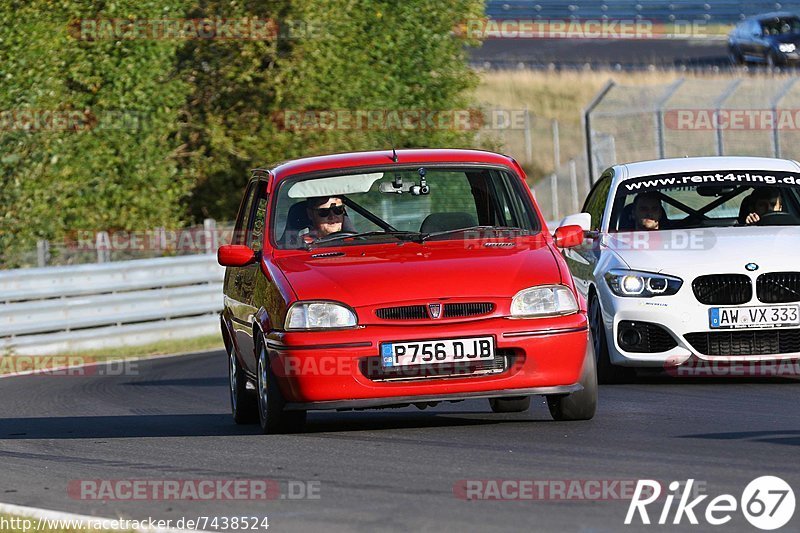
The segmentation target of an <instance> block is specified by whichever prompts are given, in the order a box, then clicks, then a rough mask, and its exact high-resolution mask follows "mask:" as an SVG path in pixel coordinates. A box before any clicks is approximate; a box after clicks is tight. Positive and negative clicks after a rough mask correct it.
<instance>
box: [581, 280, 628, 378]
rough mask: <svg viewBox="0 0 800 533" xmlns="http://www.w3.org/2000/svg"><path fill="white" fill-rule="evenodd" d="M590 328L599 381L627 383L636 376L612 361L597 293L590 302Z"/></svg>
mask: <svg viewBox="0 0 800 533" xmlns="http://www.w3.org/2000/svg"><path fill="white" fill-rule="evenodd" d="M589 329H590V330H591V333H592V339H593V341H592V343H593V347H594V357H595V363H596V367H597V378H598V382H599V383H625V382H628V381H630V380H631V379H632V378H633V376H634V371H633V370H632V369H630V368H625V367H621V366H617V365H614V364H612V363H611V357H610V355H609V353H608V339H607V337H606V327H605V325H604V324H603V310H602V308H601V307H600V298H598V296H597V295H596V294H595V295H594V296H592V299H591V301H590V302H589Z"/></svg>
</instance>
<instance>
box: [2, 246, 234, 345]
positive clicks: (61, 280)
mask: <svg viewBox="0 0 800 533" xmlns="http://www.w3.org/2000/svg"><path fill="white" fill-rule="evenodd" d="M223 275H224V269H223V268H221V267H220V266H219V265H217V262H216V257H215V256H214V255H194V256H183V257H169V258H158V259H143V260H134V261H121V262H116V263H104V264H94V265H78V266H68V267H50V268H32V269H20V270H7V271H2V272H0V302H4V303H3V304H2V305H0V353H16V354H21V355H50V354H53V353H67V352H69V351H73V350H90V349H102V348H109V347H114V346H120V345H139V344H146V343H150V342H155V341H158V340H163V339H169V338H185V337H196V336H202V335H211V334H214V333H216V332H217V331H218V328H219V322H218V318H217V313H218V312H219V311H220V310H221V308H222V278H223Z"/></svg>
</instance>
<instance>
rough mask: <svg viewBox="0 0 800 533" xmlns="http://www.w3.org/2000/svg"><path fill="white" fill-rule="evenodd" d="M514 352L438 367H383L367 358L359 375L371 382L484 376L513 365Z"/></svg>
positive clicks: (508, 351) (499, 351) (504, 352)
mask: <svg viewBox="0 0 800 533" xmlns="http://www.w3.org/2000/svg"><path fill="white" fill-rule="evenodd" d="M514 357H515V356H514V350H513V349H507V350H497V352H496V353H495V356H494V359H492V360H488V361H471V362H468V363H467V362H464V363H442V364H438V365H412V366H400V367H383V366H382V365H381V358H380V357H368V358H366V359H363V360H362V361H361V364H360V368H361V373H362V374H364V376H366V377H367V378H369V379H371V380H372V381H411V380H418V379H436V378H457V377H466V376H476V377H478V376H486V375H489V374H499V373H501V372H505V371H506V370H508V369H509V368H511V366H512V365H513V364H514Z"/></svg>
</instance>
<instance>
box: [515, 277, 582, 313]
mask: <svg viewBox="0 0 800 533" xmlns="http://www.w3.org/2000/svg"><path fill="white" fill-rule="evenodd" d="M577 312H578V302H577V301H575V295H574V294H572V291H571V290H570V289H569V287H565V286H564V285H547V286H542V287H531V288H529V289H524V290H521V291H519V292H518V293H517V294H516V295H515V296H514V298H513V299H512V300H511V316H512V317H514V318H534V317H544V316H559V315H568V314H571V313H577Z"/></svg>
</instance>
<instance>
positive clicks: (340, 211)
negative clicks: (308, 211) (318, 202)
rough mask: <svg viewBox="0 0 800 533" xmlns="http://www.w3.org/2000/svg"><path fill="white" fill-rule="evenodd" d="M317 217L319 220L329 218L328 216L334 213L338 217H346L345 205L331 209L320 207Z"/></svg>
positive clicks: (317, 210)
mask: <svg viewBox="0 0 800 533" xmlns="http://www.w3.org/2000/svg"><path fill="white" fill-rule="evenodd" d="M316 212H317V215H318V216H319V218H328V215H330V214H331V213H333V214H334V215H336V216H337V217H339V216H342V215H344V206H343V205H334V206H331V207H320V208H319V209H316Z"/></svg>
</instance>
